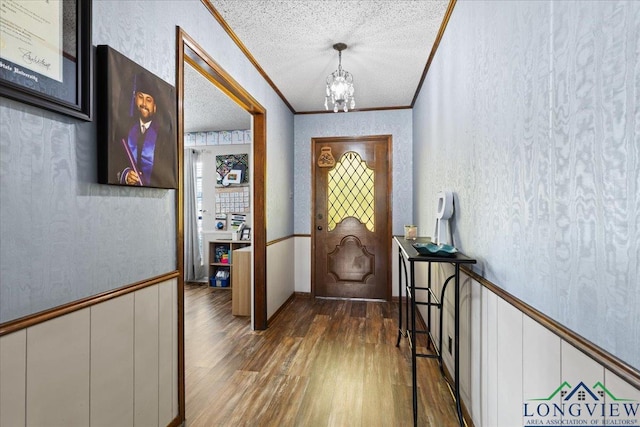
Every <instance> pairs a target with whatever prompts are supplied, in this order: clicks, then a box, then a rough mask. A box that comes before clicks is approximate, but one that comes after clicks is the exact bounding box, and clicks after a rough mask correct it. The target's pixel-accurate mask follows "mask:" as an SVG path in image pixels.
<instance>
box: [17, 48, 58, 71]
mask: <svg viewBox="0 0 640 427" xmlns="http://www.w3.org/2000/svg"><path fill="white" fill-rule="evenodd" d="M20 52H21V53H22V59H23V60H24V61H25V62H26V63H27V64H34V65H39V66H41V67H42V68H44V69H46V70H49V68H51V63H50V62H47V60H46V59H44V58H40V57H38V55H34V54H33V52H31V51H30V50H27V49H23V48H20Z"/></svg>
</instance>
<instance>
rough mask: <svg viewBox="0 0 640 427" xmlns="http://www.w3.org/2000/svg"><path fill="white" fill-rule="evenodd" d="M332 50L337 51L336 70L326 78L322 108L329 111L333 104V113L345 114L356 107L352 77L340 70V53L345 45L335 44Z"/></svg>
mask: <svg viewBox="0 0 640 427" xmlns="http://www.w3.org/2000/svg"><path fill="white" fill-rule="evenodd" d="M333 48H334V49H335V50H337V51H338V69H337V70H336V71H334V72H333V73H331V74H329V75H328V76H327V89H326V93H327V95H326V96H325V98H324V108H325V110H329V105H331V104H333V112H334V113H337V112H338V111H339V110H342V111H344V112H345V113H346V112H348V111H349V109H352V110H353V109H354V108H355V106H356V100H355V97H354V93H355V90H354V88H353V76H352V75H351V73H350V72H348V71H345V70H343V69H342V51H343V50H345V49H346V48H347V45H346V44H344V43H336V44H334V45H333Z"/></svg>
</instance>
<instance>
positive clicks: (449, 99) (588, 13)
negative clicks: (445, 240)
mask: <svg viewBox="0 0 640 427" xmlns="http://www.w3.org/2000/svg"><path fill="white" fill-rule="evenodd" d="M639 98H640V2H632V1H630V2H614V1H607V2H548V1H544V2H543V1H531V2H524V1H519V2H486V1H477V2H471V1H469V2H468V1H459V2H458V3H457V4H456V7H455V10H454V12H453V15H452V18H451V21H450V22H449V25H448V27H447V30H446V32H445V35H444V38H443V40H442V43H441V44H440V47H439V49H438V52H437V54H436V56H435V59H434V61H433V64H432V65H431V68H430V70H429V73H428V76H427V79H426V80H425V83H424V86H423V88H422V90H421V94H420V96H419V98H418V101H417V103H416V106H415V108H414V116H413V122H414V181H413V182H414V193H415V197H416V198H415V201H414V203H415V204H414V210H415V213H416V218H418V225H419V226H424V225H426V226H428V227H433V224H434V218H435V209H436V193H437V192H438V191H439V190H441V189H444V188H448V189H451V190H453V191H454V192H455V193H456V217H455V221H454V223H453V229H454V234H455V243H456V245H457V246H459V247H460V249H462V250H463V251H464V252H466V253H467V254H469V255H471V256H474V257H476V258H478V261H479V264H478V265H477V266H476V269H477V270H478V271H479V272H480V273H482V274H483V275H485V276H486V277H487V278H488V279H489V280H491V281H493V282H495V283H497V284H498V285H500V286H502V287H504V288H505V289H506V290H507V291H509V292H511V293H512V294H514V295H515V296H517V297H519V298H521V299H522V300H524V301H525V302H527V303H529V304H531V305H532V306H534V307H535V308H537V309H539V310H541V311H542V312H544V313H546V314H547V315H549V316H551V317H552V318H554V319H556V320H558V321H560V322H561V323H563V324H565V325H566V326H567V327H569V328H570V329H572V330H574V331H576V332H577V333H579V334H581V335H582V336H584V337H585V338H587V339H589V340H591V341H593V342H594V343H596V344H598V345H599V346H601V347H603V348H604V349H606V350H608V351H610V352H611V353H613V354H615V355H617V356H618V357H620V358H621V359H623V360H625V361H626V362H628V363H630V364H632V365H633V366H635V367H636V368H640V352H639V351H638V343H639V342H640V309H639V308H638V307H640V286H639V282H638V280H639V273H640V138H639V136H638V135H639V131H640V104H639V103H638V99H639Z"/></svg>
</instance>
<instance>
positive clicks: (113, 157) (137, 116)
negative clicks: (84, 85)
mask: <svg viewBox="0 0 640 427" xmlns="http://www.w3.org/2000/svg"><path fill="white" fill-rule="evenodd" d="M96 62H97V74H96V85H97V86H98V89H97V96H98V99H97V100H96V102H97V104H98V115H97V118H96V121H97V128H98V144H99V153H98V154H99V155H98V180H99V182H100V183H102V184H114V185H128V186H136V187H156V188H177V187H178V176H177V175H178V173H177V170H178V166H177V126H176V123H177V121H176V92H175V88H174V87H173V86H172V85H170V84H169V83H167V82H165V81H164V80H162V79H161V78H159V77H157V76H156V75H154V74H152V73H150V72H149V71H147V70H145V69H144V68H142V67H141V66H140V65H138V64H136V63H135V62H133V61H132V60H130V59H128V58H127V57H125V56H124V55H122V54H120V53H119V52H117V51H116V50H114V49H113V48H111V47H109V46H106V45H100V46H98V47H97V53H96Z"/></svg>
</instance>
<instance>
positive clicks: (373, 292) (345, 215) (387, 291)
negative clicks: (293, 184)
mask: <svg viewBox="0 0 640 427" xmlns="http://www.w3.org/2000/svg"><path fill="white" fill-rule="evenodd" d="M312 146H313V171H314V173H313V191H314V193H313V197H312V198H313V207H312V209H313V212H312V215H313V216H312V222H311V224H312V231H311V239H312V248H313V249H312V252H313V254H312V260H313V264H312V269H313V273H312V277H313V282H312V290H313V294H314V295H315V296H320V297H338V298H364V299H386V300H389V299H390V298H391V283H390V277H389V274H390V273H389V268H390V267H389V266H390V253H389V251H390V247H391V209H390V194H391V191H390V189H391V136H390V135H381V136H367V137H346V138H314V139H312Z"/></svg>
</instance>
